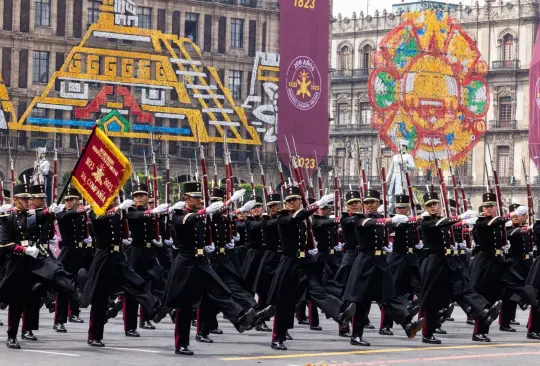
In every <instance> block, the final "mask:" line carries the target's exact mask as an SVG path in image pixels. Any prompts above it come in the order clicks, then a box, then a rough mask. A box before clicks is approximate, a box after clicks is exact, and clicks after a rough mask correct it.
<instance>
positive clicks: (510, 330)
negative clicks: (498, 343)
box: [499, 325, 516, 333]
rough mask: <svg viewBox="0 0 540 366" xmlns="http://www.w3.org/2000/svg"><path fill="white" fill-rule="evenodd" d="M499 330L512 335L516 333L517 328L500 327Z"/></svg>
mask: <svg viewBox="0 0 540 366" xmlns="http://www.w3.org/2000/svg"><path fill="white" fill-rule="evenodd" d="M499 330H500V331H501V332H510V333H515V332H516V328H512V327H511V326H509V325H500V326H499Z"/></svg>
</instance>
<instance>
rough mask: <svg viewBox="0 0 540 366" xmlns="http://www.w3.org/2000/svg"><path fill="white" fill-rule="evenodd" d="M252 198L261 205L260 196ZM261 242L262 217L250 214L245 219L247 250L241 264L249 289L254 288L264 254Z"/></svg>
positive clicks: (257, 204)
mask: <svg viewBox="0 0 540 366" xmlns="http://www.w3.org/2000/svg"><path fill="white" fill-rule="evenodd" d="M253 199H254V200H255V201H256V202H257V203H256V206H262V204H263V201H262V198H261V197H254V198H253ZM256 206H255V207H256ZM263 244H264V234H263V218H262V216H253V215H250V216H248V217H247V219H246V245H247V247H248V251H247V254H246V258H245V259H244V264H243V265H242V274H243V276H244V281H245V282H246V286H247V288H248V289H250V290H254V282H255V278H256V276H257V271H258V270H259V266H260V264H261V259H262V257H263V254H264V248H263Z"/></svg>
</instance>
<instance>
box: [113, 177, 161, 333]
mask: <svg viewBox="0 0 540 366" xmlns="http://www.w3.org/2000/svg"><path fill="white" fill-rule="evenodd" d="M136 194H146V195H148V186H147V185H146V184H141V183H137V184H135V185H134V186H133V192H132V195H136ZM127 219H128V223H129V228H130V230H131V238H132V239H133V242H132V244H131V245H130V246H128V248H127V249H126V251H125V252H126V257H127V260H128V262H129V264H130V265H131V267H133V269H134V270H135V273H137V274H138V275H139V276H141V277H142V278H143V279H144V280H145V282H146V285H145V286H146V288H147V289H148V290H150V291H151V289H152V284H153V283H155V282H158V283H159V282H160V281H164V278H163V267H161V266H160V264H159V262H158V261H157V247H156V245H154V240H157V241H159V242H161V245H163V242H162V241H161V238H159V239H156V238H157V237H158V236H159V233H156V220H158V218H157V217H156V215H155V214H153V213H152V212H151V210H148V207H146V206H144V207H142V206H140V207H130V208H129V209H128V213H127ZM123 306H124V307H123V309H122V310H123V312H124V332H125V335H126V336H128V337H138V336H139V333H138V332H137V331H136V329H137V310H138V304H137V302H136V301H134V299H133V298H131V297H130V296H129V294H125V295H124V302H123ZM139 317H140V318H139V322H140V324H139V325H140V327H141V328H143V329H155V327H154V326H153V325H152V323H150V319H151V314H148V313H144V311H142V310H141V312H140V314H139Z"/></svg>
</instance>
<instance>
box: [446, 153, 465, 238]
mask: <svg viewBox="0 0 540 366" xmlns="http://www.w3.org/2000/svg"><path fill="white" fill-rule="evenodd" d="M446 157H447V159H448V167H449V169H450V175H451V176H452V187H453V191H454V201H456V212H457V214H458V215H459V214H460V212H461V210H460V205H459V192H458V187H457V183H456V175H455V174H454V168H453V166H452V162H451V161H450V152H449V151H448V147H446ZM459 239H460V242H461V241H463V239H464V235H463V230H461V238H459Z"/></svg>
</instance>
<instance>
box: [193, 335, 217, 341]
mask: <svg viewBox="0 0 540 366" xmlns="http://www.w3.org/2000/svg"><path fill="white" fill-rule="evenodd" d="M195 340H196V341H197V342H201V343H214V341H213V340H212V338H210V337H209V336H207V335H203V334H197V335H196V336H195Z"/></svg>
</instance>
